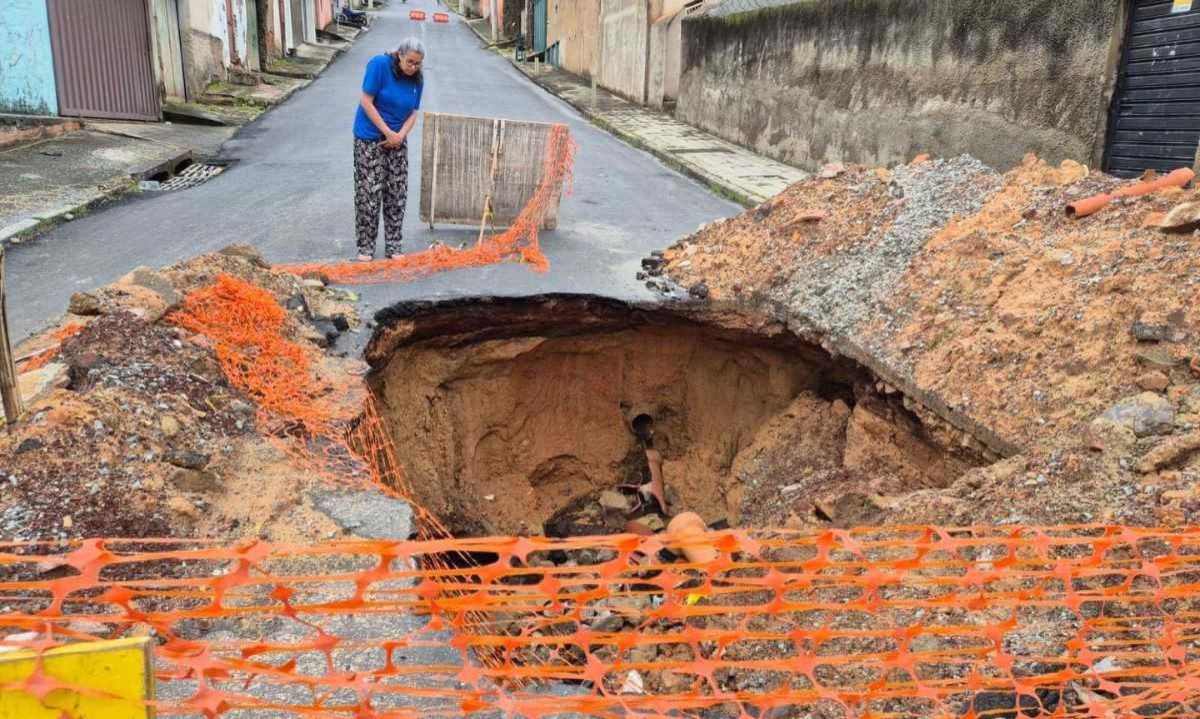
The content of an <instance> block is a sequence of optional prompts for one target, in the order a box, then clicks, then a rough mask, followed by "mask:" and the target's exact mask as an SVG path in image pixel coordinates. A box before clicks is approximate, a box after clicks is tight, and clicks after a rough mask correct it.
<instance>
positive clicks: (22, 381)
mask: <svg viewBox="0 0 1200 719" xmlns="http://www.w3.org/2000/svg"><path fill="white" fill-rule="evenodd" d="M17 383H18V387H19V388H20V391H21V398H22V399H23V400H24V401H25V404H26V405H28V404H29V403H30V402H32V401H33V400H35V399H37V398H38V397H41V396H42V395H44V394H46V393H48V392H50V391H52V390H55V389H62V388H64V387H66V386H67V385H69V384H70V383H71V371H70V368H69V367H67V365H65V364H63V363H62V362H51V363H50V364H48V365H46V366H44V367H41V368H38V369H35V370H30V371H28V372H25V373H23V374H20V375H18V376H17Z"/></svg>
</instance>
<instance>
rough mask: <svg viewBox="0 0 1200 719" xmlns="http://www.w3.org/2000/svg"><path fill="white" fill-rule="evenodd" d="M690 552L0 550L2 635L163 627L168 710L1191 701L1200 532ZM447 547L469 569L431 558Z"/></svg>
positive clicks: (930, 533)
mask: <svg viewBox="0 0 1200 719" xmlns="http://www.w3.org/2000/svg"><path fill="white" fill-rule="evenodd" d="M692 541H694V542H704V543H707V544H710V545H711V546H714V547H716V548H717V549H718V550H719V554H718V558H717V559H716V560H715V561H713V562H711V563H708V564H706V565H704V566H696V565H691V564H688V563H686V562H675V561H664V560H663V559H660V557H661V556H662V555H661V552H662V551H663V550H667V551H670V550H680V549H681V545H680V543H679V541H678V540H673V539H671V538H636V537H605V538H594V537H593V538H580V539H576V540H565V541H553V540H546V539H541V538H499V539H478V540H441V541H432V542H346V543H330V544H322V545H315V546H288V545H276V544H268V543H263V542H257V541H251V542H247V543H245V544H241V545H232V546H221V545H214V544H211V543H203V542H187V541H169V542H168V541H162V542H150V541H145V540H138V541H127V542H121V541H114V540H108V541H106V540H92V541H87V542H81V543H72V544H68V545H55V544H32V545H31V544H13V545H0V577H2V580H0V602H3V604H5V605H7V608H8V609H7V611H6V613H5V614H3V615H0V628H2V629H5V630H8V629H12V630H35V631H38V632H40V635H39V637H38V638H37V639H25V640H12V639H6V640H3V641H0V645H8V646H15V647H28V646H32V647H34V648H38V649H44V648H47V647H49V646H52V645H55V644H58V643H61V642H63V641H67V640H68V639H72V638H83V637H94V636H117V635H122V634H130V633H133V634H142V635H146V634H152V635H154V636H156V637H158V638H159V644H158V647H157V649H156V658H157V660H158V662H157V664H158V668H157V675H158V679H159V697H160V701H159V702H158V703H157V704H156V706H157V708H158V710H159V711H160V712H162V713H163V714H164V715H176V714H179V715H195V716H208V717H216V716H238V717H241V716H260V715H258V714H254V713H252V710H263V711H264V712H265V711H266V710H270V711H272V712H276V713H273V714H268V713H264V714H261V716H272V717H274V716H288V717H291V716H295V717H306V716H321V717H339V716H344V717H356V718H362V717H415V716H461V715H465V714H471V713H475V712H482V711H484V710H489V709H499V710H504V711H507V712H511V713H512V714H513V715H520V716H528V717H543V716H562V715H564V714H565V713H570V712H577V713H585V714H588V715H592V716H613V717H616V716H630V715H639V716H667V715H673V716H709V717H762V716H765V715H769V716H774V717H786V716H795V717H799V716H830V717H833V716H839V717H850V716H856V717H916V716H921V717H925V716H929V717H950V716H956V717H958V716H962V717H972V716H974V717H984V716H996V717H1000V716H1016V713H1015V711H1014V710H1016V709H1018V708H1019V709H1020V710H1021V715H1024V716H1037V715H1043V716H1064V717H1102V716H1112V717H1122V716H1134V715H1136V716H1149V717H1168V716H1171V717H1180V716H1196V715H1197V714H1198V713H1200V646H1198V642H1200V614H1198V613H1197V609H1198V606H1197V605H1198V604H1200V595H1198V594H1197V591H1196V590H1197V578H1200V531H1197V530H1191V531H1178V532H1173V531H1167V530H1163V531H1152V530H1134V529H1127V528H1104V527H1065V528H1044V529H1036V528H1013V529H994V528H963V529H941V528H933V527H916V528H894V529H866V530H857V531H831V532H825V533H821V534H816V535H803V534H794V533H747V532H723V533H712V534H709V535H707V536H705V537H703V538H702V539H694V540H692ZM451 553H462V554H466V553H470V556H472V557H474V558H475V559H476V561H477V566H474V567H469V568H461V569H453V570H447V569H443V568H437V569H429V568H418V567H424V566H425V564H424V561H423V560H424V559H425V558H429V557H437V556H446V555H448V554H451ZM556 555H558V556H556ZM424 614H428V615H429V621H428V622H425V621H422V620H419V619H416V618H415V616H414V615H424ZM468 614H470V615H473V616H476V617H478V616H482V617H484V618H485V619H486V621H485V622H482V623H481V622H478V621H477V620H475V619H468ZM477 650H489V651H490V652H491V653H492V655H493V656H495V657H497V659H498V661H496V662H494V663H485V664H480V663H478V662H474V661H472V658H471V657H472V653H473V652H475V651H477ZM513 677H520V678H525V679H528V680H532V681H534V684H531V685H527V686H525V687H518V688H508V687H506V680H508V679H510V678H513ZM18 684H20V683H18ZM550 684H553V685H555V686H556V687H557V692H556V693H555V694H552V695H547V693H546V692H547V691H548V688H547V685H550ZM23 686H27V688H29V689H31V690H36V691H40V692H45V691H49V690H51V689H53V688H56V687H58V686H59V685H58V684H56V680H54V679H53V678H52V677H47V676H41V677H36V678H34V679H30V680H28V681H27V683H26V684H25V685H23ZM12 688H15V687H14V685H6V686H0V690H4V689H12Z"/></svg>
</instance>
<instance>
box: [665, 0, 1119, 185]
mask: <svg viewBox="0 0 1200 719" xmlns="http://www.w3.org/2000/svg"><path fill="white" fill-rule="evenodd" d="M1123 12H1124V7H1123V3H1122V1H1121V0H808V1H806V2H800V3H797V4H794V5H790V6H786V7H780V8H773V9H770V10H763V11H760V12H757V13H753V14H744V15H734V16H730V17H721V18H716V17H698V18H688V19H687V20H686V21H685V22H684V31H683V72H682V79H681V86H680V97H679V105H678V109H677V111H676V115H677V117H679V118H680V119H682V120H684V121H686V122H689V123H691V124H694V125H697V126H699V127H701V128H703V129H705V130H708V131H710V132H713V133H715V134H717V135H720V136H722V137H724V138H726V139H729V140H731V141H733V142H737V143H739V144H742V145H745V146H747V147H750V148H753V149H754V150H757V151H759V152H762V153H764V154H767V155H770V156H772V157H775V158H777V159H780V160H783V161H785V162H790V163H793V164H796V165H799V166H800V167H805V168H809V169H812V168H815V167H817V166H819V165H820V164H821V163H824V162H827V161H833V160H842V161H853V162H862V163H868V164H884V163H891V162H899V161H905V160H907V159H910V158H911V157H912V156H913V155H916V154H918V153H921V152H930V153H933V154H934V155H936V156H942V157H944V156H951V155H957V154H959V153H963V152H969V153H971V154H973V155H975V156H977V157H979V158H980V159H982V160H983V161H984V162H986V163H988V164H990V165H992V166H994V167H997V168H1001V169H1005V168H1009V167H1012V166H1013V165H1015V164H1017V163H1018V162H1019V161H1020V160H1021V158H1022V157H1023V156H1024V154H1025V153H1026V152H1036V153H1037V154H1038V155H1041V156H1043V157H1045V158H1047V159H1049V160H1052V161H1058V160H1061V159H1064V158H1072V159H1076V160H1081V161H1085V162H1091V163H1096V162H1098V159H1099V155H1100V152H1101V149H1102V144H1103V135H1104V128H1105V121H1106V108H1107V106H1108V94H1109V92H1110V88H1111V85H1112V80H1111V77H1112V73H1113V72H1114V70H1115V65H1116V60H1117V56H1118V54H1119V46H1120V35H1121V26H1122V24H1123V18H1122V16H1123Z"/></svg>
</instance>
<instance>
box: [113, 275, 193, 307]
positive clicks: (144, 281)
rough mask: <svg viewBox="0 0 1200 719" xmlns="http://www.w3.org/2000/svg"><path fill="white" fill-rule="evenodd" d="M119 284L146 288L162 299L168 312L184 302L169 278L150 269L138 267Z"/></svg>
mask: <svg viewBox="0 0 1200 719" xmlns="http://www.w3.org/2000/svg"><path fill="white" fill-rule="evenodd" d="M118 284H122V285H133V286H135V287H144V288H146V289H148V290H150V291H151V292H153V293H154V294H156V295H158V296H159V297H161V298H162V301H163V302H164V303H165V304H166V311H170V310H171V309H172V308H174V307H177V306H178V305H179V303H180V302H182V301H183V295H182V294H181V293H180V292H179V290H178V289H176V287H175V285H174V284H173V283H172V282H171V280H169V279H167V276H166V275H164V274H162V273H161V272H156V271H154V270H152V269H150V268H149V267H138V268H137V269H135V270H134V271H132V272H130V273H129V274H127V275H125V276H124V277H122V278H121V279H120V280H119V282H118Z"/></svg>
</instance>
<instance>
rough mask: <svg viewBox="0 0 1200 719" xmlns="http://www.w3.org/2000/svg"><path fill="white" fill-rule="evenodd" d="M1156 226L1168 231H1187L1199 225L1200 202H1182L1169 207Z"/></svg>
mask: <svg viewBox="0 0 1200 719" xmlns="http://www.w3.org/2000/svg"><path fill="white" fill-rule="evenodd" d="M1158 226H1159V227H1160V228H1162V229H1164V230H1167V231H1169V232H1188V231H1190V230H1194V229H1196V228H1197V227H1198V226H1200V202H1184V203H1182V204H1179V205H1176V206H1175V207H1173V208H1171V211H1170V212H1168V213H1167V214H1166V215H1165V216H1164V217H1163V218H1162V219H1161V220H1159V221H1158Z"/></svg>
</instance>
